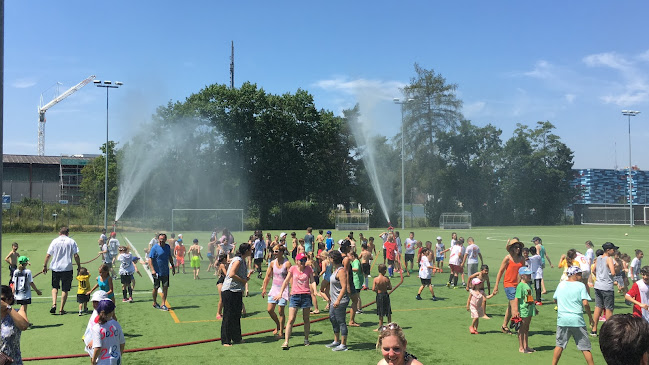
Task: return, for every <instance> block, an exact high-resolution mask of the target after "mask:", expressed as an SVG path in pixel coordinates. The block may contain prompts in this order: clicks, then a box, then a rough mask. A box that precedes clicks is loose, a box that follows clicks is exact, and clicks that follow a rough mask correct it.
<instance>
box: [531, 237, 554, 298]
mask: <svg viewBox="0 0 649 365" xmlns="http://www.w3.org/2000/svg"><path fill="white" fill-rule="evenodd" d="M532 243H534V245H535V246H536V253H538V254H539V256H541V268H543V269H545V261H546V260H547V262H548V264H550V267H551V268H554V265H552V261H550V256H548V253H547V252H546V251H545V246H543V240H542V239H541V237H538V236H537V237H534V238H532ZM547 292H548V291H547V290H546V289H545V280H543V278H541V294H547Z"/></svg>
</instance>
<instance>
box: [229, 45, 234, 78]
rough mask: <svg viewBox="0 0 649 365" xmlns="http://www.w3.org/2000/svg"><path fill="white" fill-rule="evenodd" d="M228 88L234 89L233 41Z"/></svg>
mask: <svg viewBox="0 0 649 365" xmlns="http://www.w3.org/2000/svg"><path fill="white" fill-rule="evenodd" d="M230 88H231V89H234V41H232V53H231V54H230Z"/></svg>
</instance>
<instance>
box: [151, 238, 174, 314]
mask: <svg viewBox="0 0 649 365" xmlns="http://www.w3.org/2000/svg"><path fill="white" fill-rule="evenodd" d="M148 261H149V268H150V269H151V275H153V308H156V309H162V310H163V311H168V310H169V308H167V290H168V289H169V265H171V270H172V271H171V272H172V274H173V275H176V268H175V267H174V260H173V257H172V255H171V247H169V245H168V244H167V235H166V234H164V233H160V234H159V235H158V244H157V245H155V246H153V247H151V251H150V252H149V258H148ZM161 284H162V306H160V305H158V289H159V288H160V285H161Z"/></svg>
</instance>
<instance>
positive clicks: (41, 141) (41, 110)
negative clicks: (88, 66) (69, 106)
mask: <svg viewBox="0 0 649 365" xmlns="http://www.w3.org/2000/svg"><path fill="white" fill-rule="evenodd" d="M95 77H96V76H95V75H91V76H88V77H87V78H86V79H85V80H83V81H81V82H80V83H78V84H76V85H74V86H73V87H71V88H69V89H68V90H67V91H65V92H64V93H63V94H61V95H59V96H57V97H56V98H54V99H52V101H50V102H49V103H47V104H45V105H42V106H39V107H38V155H39V156H43V155H44V154H45V120H46V119H45V112H46V111H47V110H48V109H49V108H51V107H53V106H54V105H56V104H58V103H59V102H61V101H62V100H63V99H65V98H67V97H68V96H70V95H72V94H74V93H75V92H77V91H79V89H81V88H82V87H84V86H86V85H88V84H89V83H90V82H91V81H92V80H94V79H95Z"/></svg>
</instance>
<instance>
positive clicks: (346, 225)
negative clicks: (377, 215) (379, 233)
mask: <svg viewBox="0 0 649 365" xmlns="http://www.w3.org/2000/svg"><path fill="white" fill-rule="evenodd" d="M336 229H337V230H339V231H341V230H343V231H357V230H368V229H370V213H369V212H364V213H336Z"/></svg>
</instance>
